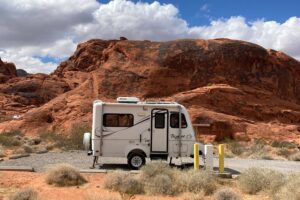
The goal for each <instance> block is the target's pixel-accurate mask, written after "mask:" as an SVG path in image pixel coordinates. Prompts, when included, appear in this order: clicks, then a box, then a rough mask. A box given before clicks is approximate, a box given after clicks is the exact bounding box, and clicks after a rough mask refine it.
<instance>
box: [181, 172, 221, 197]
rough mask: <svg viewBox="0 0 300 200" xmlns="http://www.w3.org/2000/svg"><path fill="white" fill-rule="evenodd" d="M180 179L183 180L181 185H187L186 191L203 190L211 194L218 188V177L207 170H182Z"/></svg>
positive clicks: (195, 191) (197, 191)
mask: <svg viewBox="0 0 300 200" xmlns="http://www.w3.org/2000/svg"><path fill="white" fill-rule="evenodd" d="M180 180H182V183H181V187H185V188H184V190H185V191H188V192H192V193H199V192H200V193H201V192H203V193H204V194H205V195H209V194H212V193H213V192H214V191H215V190H216V188H217V182H216V177H215V176H214V175H213V174H211V173H210V172H209V171H205V170H198V171H194V170H189V171H187V172H182V173H181V177H180Z"/></svg>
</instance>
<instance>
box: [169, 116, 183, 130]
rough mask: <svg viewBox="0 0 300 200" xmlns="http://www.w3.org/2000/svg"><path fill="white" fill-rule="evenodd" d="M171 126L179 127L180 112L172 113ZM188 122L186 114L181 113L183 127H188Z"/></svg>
mask: <svg viewBox="0 0 300 200" xmlns="http://www.w3.org/2000/svg"><path fill="white" fill-rule="evenodd" d="M170 126H171V128H179V114H178V113H171V117H170ZM186 127H187V123H186V119H185V116H184V114H182V113H181V128H186Z"/></svg>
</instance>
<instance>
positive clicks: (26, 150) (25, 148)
mask: <svg viewBox="0 0 300 200" xmlns="http://www.w3.org/2000/svg"><path fill="white" fill-rule="evenodd" d="M23 149H24V151H25V152H26V153H32V152H33V149H32V148H31V147H30V146H27V145H24V146H23Z"/></svg>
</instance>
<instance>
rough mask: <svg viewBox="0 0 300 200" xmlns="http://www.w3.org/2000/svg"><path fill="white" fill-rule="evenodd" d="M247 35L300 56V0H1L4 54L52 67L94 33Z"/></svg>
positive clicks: (162, 37) (30, 66)
mask: <svg viewBox="0 0 300 200" xmlns="http://www.w3.org/2000/svg"><path fill="white" fill-rule="evenodd" d="M120 36H124V37H127V38H128V39H132V40H145V39H146V40H153V41H166V40H175V39H181V38H194V39H214V38H229V39H238V40H244V41H248V42H252V43H256V44H258V45H261V46H263V47H264V48H271V49H275V50H278V51H283V52H285V53H286V54H288V55H290V56H292V57H294V58H295V59H298V60H300V0H286V1H280V0H248V1H246V0H185V1H184V0H173V1H171V0H159V1H152V0H132V1H130V0H111V1H108V0H60V1H57V0H47V1H41V0H0V47H1V48H0V57H1V59H2V60H4V61H7V62H13V63H15V64H16V66H17V68H23V69H25V70H27V71H28V72H30V73H38V72H42V73H51V72H52V71H53V70H55V69H56V67H57V66H58V65H59V63H60V62H61V61H63V60H66V59H68V57H70V56H71V55H72V54H73V53H74V51H75V50H76V46H77V45H78V43H81V42H85V41H87V40H89V39H93V38H100V39H118V38H119V37H120Z"/></svg>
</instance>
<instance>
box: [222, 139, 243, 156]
mask: <svg viewBox="0 0 300 200" xmlns="http://www.w3.org/2000/svg"><path fill="white" fill-rule="evenodd" d="M226 146H227V148H228V149H229V150H230V151H231V152H232V153H233V154H234V155H238V156H239V155H241V154H243V153H244V152H245V151H246V148H245V145H244V144H242V143H241V142H237V141H230V142H228V143H227V145H226Z"/></svg>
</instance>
